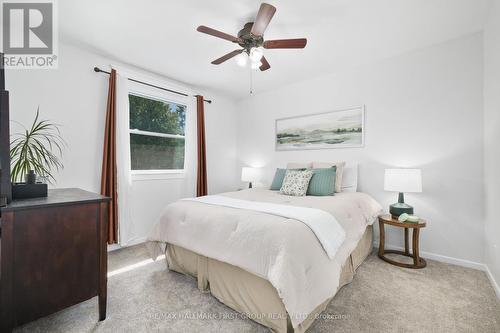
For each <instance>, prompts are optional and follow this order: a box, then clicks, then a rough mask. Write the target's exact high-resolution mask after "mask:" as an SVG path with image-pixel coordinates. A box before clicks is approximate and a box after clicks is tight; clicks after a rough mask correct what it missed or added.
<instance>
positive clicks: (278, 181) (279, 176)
mask: <svg viewBox="0 0 500 333" xmlns="http://www.w3.org/2000/svg"><path fill="white" fill-rule="evenodd" d="M286 170H287V169H279V168H278V169H276V173H275V174H274V178H273V182H272V184H271V190H272V191H279V190H280V189H281V186H282V185H283V180H285V174H286ZM289 170H296V171H304V170H305V169H289Z"/></svg>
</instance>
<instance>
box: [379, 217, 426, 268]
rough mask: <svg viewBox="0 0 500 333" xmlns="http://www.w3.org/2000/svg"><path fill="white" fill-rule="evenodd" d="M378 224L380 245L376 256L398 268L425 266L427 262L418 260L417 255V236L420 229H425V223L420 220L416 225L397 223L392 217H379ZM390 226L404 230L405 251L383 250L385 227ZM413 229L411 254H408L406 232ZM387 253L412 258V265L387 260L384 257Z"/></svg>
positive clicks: (418, 254)
mask: <svg viewBox="0 0 500 333" xmlns="http://www.w3.org/2000/svg"><path fill="white" fill-rule="evenodd" d="M378 224H379V229H380V243H379V247H378V256H379V258H380V259H382V260H384V261H386V262H388V263H390V264H393V265H396V266H399V267H405V268H414V269H416V268H424V267H425V266H427V262H426V261H425V259H423V258H420V253H419V246H418V245H419V241H420V239H419V235H420V229H421V228H425V226H426V225H427V223H426V221H425V220H423V219H420V221H419V222H418V223H411V222H399V221H398V219H397V218H396V217H393V216H392V215H380V216H379V217H378ZM386 224H388V225H391V226H394V227H400V228H404V229H405V231H404V233H405V250H404V251H398V250H385V248H384V247H385V225H386ZM409 229H413V232H412V235H413V239H412V253H411V254H410V246H409V240H408V238H409V237H408V230H409ZM387 253H393V254H399V255H403V256H405V257H410V258H413V264H405V263H402V262H398V261H395V260H392V259H389V258H387V257H386V256H385V254H387Z"/></svg>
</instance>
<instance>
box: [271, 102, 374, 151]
mask: <svg viewBox="0 0 500 333" xmlns="http://www.w3.org/2000/svg"><path fill="white" fill-rule="evenodd" d="M364 126H365V108H364V106H358V107H352V108H347V109H342V110H336V111H330V112H325V113H317V114H311V115H306V116H298V117H290V118H282V119H277V120H276V150H302V149H330V148H354V147H363V146H364V141H365V140H364V132H365V128H364Z"/></svg>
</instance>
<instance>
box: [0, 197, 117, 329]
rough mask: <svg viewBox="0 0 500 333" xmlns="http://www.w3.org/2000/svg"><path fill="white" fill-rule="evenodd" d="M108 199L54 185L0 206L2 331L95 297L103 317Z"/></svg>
mask: <svg viewBox="0 0 500 333" xmlns="http://www.w3.org/2000/svg"><path fill="white" fill-rule="evenodd" d="M108 203H109V198H107V197H104V196H102V195H99V194H95V193H91V192H87V191H83V190H80V189H56V190H49V193H48V196H47V197H45V198H36V199H25V200H14V201H12V202H11V203H10V204H9V205H7V206H6V207H3V208H2V209H1V240H0V242H1V252H0V268H1V275H0V301H1V303H0V309H1V310H0V311H1V313H0V319H1V332H10V331H11V330H12V329H13V328H14V327H16V326H19V325H22V324H24V323H27V322H30V321H32V320H35V319H37V318H40V317H43V316H46V315H49V314H51V313H54V312H57V311H59V310H62V309H64V308H66V307H69V306H71V305H74V304H77V303H80V302H82V301H85V300H87V299H90V298H92V297H94V296H98V297H99V301H98V304H99V320H104V319H105V318H106V294H107V277H106V276H107V258H108V257H107V243H106V241H107V233H108V225H107V224H108Z"/></svg>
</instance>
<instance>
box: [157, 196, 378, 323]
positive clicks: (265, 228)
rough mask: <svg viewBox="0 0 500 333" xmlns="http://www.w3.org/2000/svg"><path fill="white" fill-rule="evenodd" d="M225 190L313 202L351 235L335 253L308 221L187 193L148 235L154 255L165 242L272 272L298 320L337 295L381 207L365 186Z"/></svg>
mask: <svg viewBox="0 0 500 333" xmlns="http://www.w3.org/2000/svg"><path fill="white" fill-rule="evenodd" d="M223 195H225V196H228V197H232V198H237V199H242V200H251V201H258V202H271V203H277V204H284V205H290V206H301V207H310V208H317V209H321V210H324V211H326V212H329V213H331V214H332V215H333V216H334V217H335V218H336V220H337V221H338V222H339V223H340V225H341V226H342V228H343V229H344V230H345V233H346V238H345V241H344V242H343V243H342V245H341V246H340V248H339V249H338V250H337V252H336V255H335V257H334V258H333V259H330V258H329V257H328V255H327V254H326V252H325V251H324V250H323V247H322V246H321V244H320V242H319V241H318V239H317V237H316V235H315V234H314V233H313V232H312V230H311V229H310V228H309V227H308V226H307V225H306V224H304V223H303V222H300V221H297V220H294V219H288V218H285V217H282V216H277V215H273V214H267V213H263V212H258V211H252V210H244V209H238V208H230V207H223V206H217V205H209V204H206V203H201V202H194V201H187V200H181V201H177V202H175V203H173V204H170V205H168V206H167V208H166V209H165V211H164V212H163V214H162V217H161V219H160V222H159V223H158V224H157V225H156V227H155V228H154V230H153V232H152V234H151V236H150V238H149V242H148V247H149V249H150V251H151V254H152V257H153V258H156V256H158V255H159V254H162V253H163V252H164V250H165V243H171V244H174V245H178V246H181V247H184V248H186V249H188V250H191V251H193V252H196V253H198V254H201V255H204V256H206V257H210V258H213V259H217V260H219V261H222V262H226V263H229V264H231V265H234V266H237V267H240V268H242V269H244V270H246V271H248V272H250V273H253V274H255V275H257V276H260V277H262V278H265V279H267V280H268V281H269V282H270V283H271V284H272V285H273V286H274V287H275V288H276V290H277V291H278V294H279V296H280V297H281V299H282V300H283V304H284V306H285V308H286V310H287V312H288V314H289V315H290V320H291V322H292V325H293V327H297V325H298V324H300V323H301V322H302V321H303V320H304V319H305V318H306V316H307V315H308V314H309V313H311V312H312V311H313V310H314V309H315V308H316V307H317V306H318V305H320V304H321V303H323V302H324V301H325V300H327V299H328V298H330V297H332V296H333V295H335V292H336V290H337V287H338V281H339V278H340V272H341V270H342V264H343V263H344V262H345V261H346V259H347V257H348V256H349V254H350V253H351V252H352V251H353V250H354V248H355V247H356V245H357V243H358V242H359V240H360V239H361V237H362V235H363V233H364V231H365V229H366V226H367V225H368V224H371V223H373V221H374V220H375V218H376V217H377V215H378V214H379V213H380V211H381V207H380V205H379V204H378V203H377V202H376V201H375V200H374V199H372V198H371V197H370V196H369V195H367V194H364V193H340V194H337V195H335V196H334V197H312V196H307V197H290V196H284V195H281V194H279V193H277V192H275V191H269V190H264V189H251V190H244V191H239V192H230V193H224V194H223Z"/></svg>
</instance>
